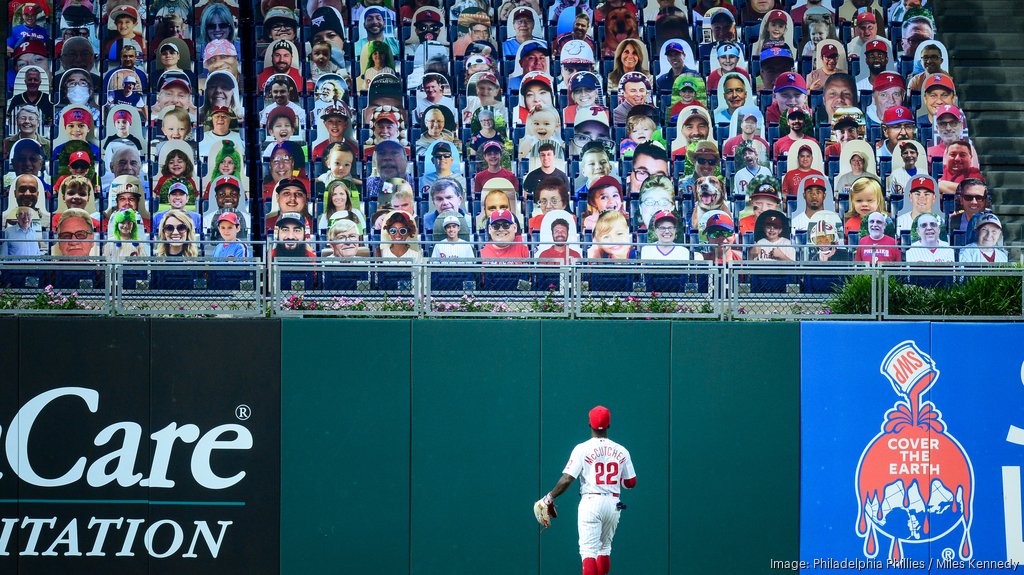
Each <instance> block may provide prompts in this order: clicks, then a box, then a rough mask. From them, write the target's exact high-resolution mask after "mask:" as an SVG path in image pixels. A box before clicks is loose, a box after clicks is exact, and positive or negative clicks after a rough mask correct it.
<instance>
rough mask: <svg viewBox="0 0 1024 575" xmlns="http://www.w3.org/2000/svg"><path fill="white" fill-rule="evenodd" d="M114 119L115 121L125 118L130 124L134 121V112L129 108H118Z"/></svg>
mask: <svg viewBox="0 0 1024 575" xmlns="http://www.w3.org/2000/svg"><path fill="white" fill-rule="evenodd" d="M113 119H114V121H115V122H116V121H118V120H125V121H127V122H128V123H129V124H131V123H132V113H131V112H129V111H128V110H118V111H116V112H114V118H113Z"/></svg>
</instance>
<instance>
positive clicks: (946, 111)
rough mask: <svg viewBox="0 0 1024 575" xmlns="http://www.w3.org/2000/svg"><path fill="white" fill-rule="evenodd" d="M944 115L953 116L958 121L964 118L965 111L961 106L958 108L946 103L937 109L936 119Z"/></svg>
mask: <svg viewBox="0 0 1024 575" xmlns="http://www.w3.org/2000/svg"><path fill="white" fill-rule="evenodd" d="M942 116H953V117H955V118H956V119H957V120H958V121H962V120H963V118H964V113H963V111H961V110H960V108H957V107H956V106H953V105H950V104H944V105H942V106H941V107H939V109H938V110H935V118H936V119H938V118H941V117H942Z"/></svg>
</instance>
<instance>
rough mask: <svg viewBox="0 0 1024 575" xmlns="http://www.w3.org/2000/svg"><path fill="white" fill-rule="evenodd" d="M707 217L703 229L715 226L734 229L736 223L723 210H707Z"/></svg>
mask: <svg viewBox="0 0 1024 575" xmlns="http://www.w3.org/2000/svg"><path fill="white" fill-rule="evenodd" d="M707 217H708V219H707V221H706V222H705V223H704V229H705V230H707V229H710V228H713V227H715V228H724V229H727V230H729V231H736V225H735V224H734V223H733V220H732V216H730V215H729V214H727V213H725V212H723V211H720V210H716V211H713V212H708V216H707Z"/></svg>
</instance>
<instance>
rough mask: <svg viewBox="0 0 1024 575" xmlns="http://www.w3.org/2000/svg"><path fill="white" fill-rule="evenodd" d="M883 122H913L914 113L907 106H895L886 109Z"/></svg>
mask: <svg viewBox="0 0 1024 575" xmlns="http://www.w3.org/2000/svg"><path fill="white" fill-rule="evenodd" d="M882 123H883V124H885V125H886V126H894V125H896V124H913V123H914V115H913V114H911V113H910V109H909V108H907V107H906V106H893V107H892V108H889V109H888V110H886V111H885V114H884V115H883V116H882Z"/></svg>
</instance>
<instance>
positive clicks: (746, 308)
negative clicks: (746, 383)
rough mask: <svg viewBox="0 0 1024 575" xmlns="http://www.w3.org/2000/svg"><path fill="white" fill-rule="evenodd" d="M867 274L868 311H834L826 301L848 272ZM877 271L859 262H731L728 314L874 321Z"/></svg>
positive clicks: (752, 316)
mask: <svg viewBox="0 0 1024 575" xmlns="http://www.w3.org/2000/svg"><path fill="white" fill-rule="evenodd" d="M864 275H866V276H868V277H870V278H871V290H870V300H871V301H870V310H871V311H870V312H868V313H864V314H857V313H833V311H832V309H831V308H830V307H829V301H830V300H831V298H832V295H833V294H834V292H835V290H836V289H837V288H839V287H841V286H842V285H843V284H844V283H845V282H846V280H847V279H849V278H850V277H852V276H864ZM878 275H879V274H878V272H877V270H875V269H873V268H871V267H870V266H869V265H868V264H867V263H861V262H800V263H798V264H783V263H776V262H757V261H753V262H731V263H730V264H729V273H728V276H729V289H728V294H726V298H725V299H726V300H727V302H728V315H729V316H731V317H736V318H739V317H744V318H748V319H816V318H822V317H827V318H828V319H875V318H876V317H877V316H878V313H877V310H878V305H879V297H878V281H879V279H878Z"/></svg>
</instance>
